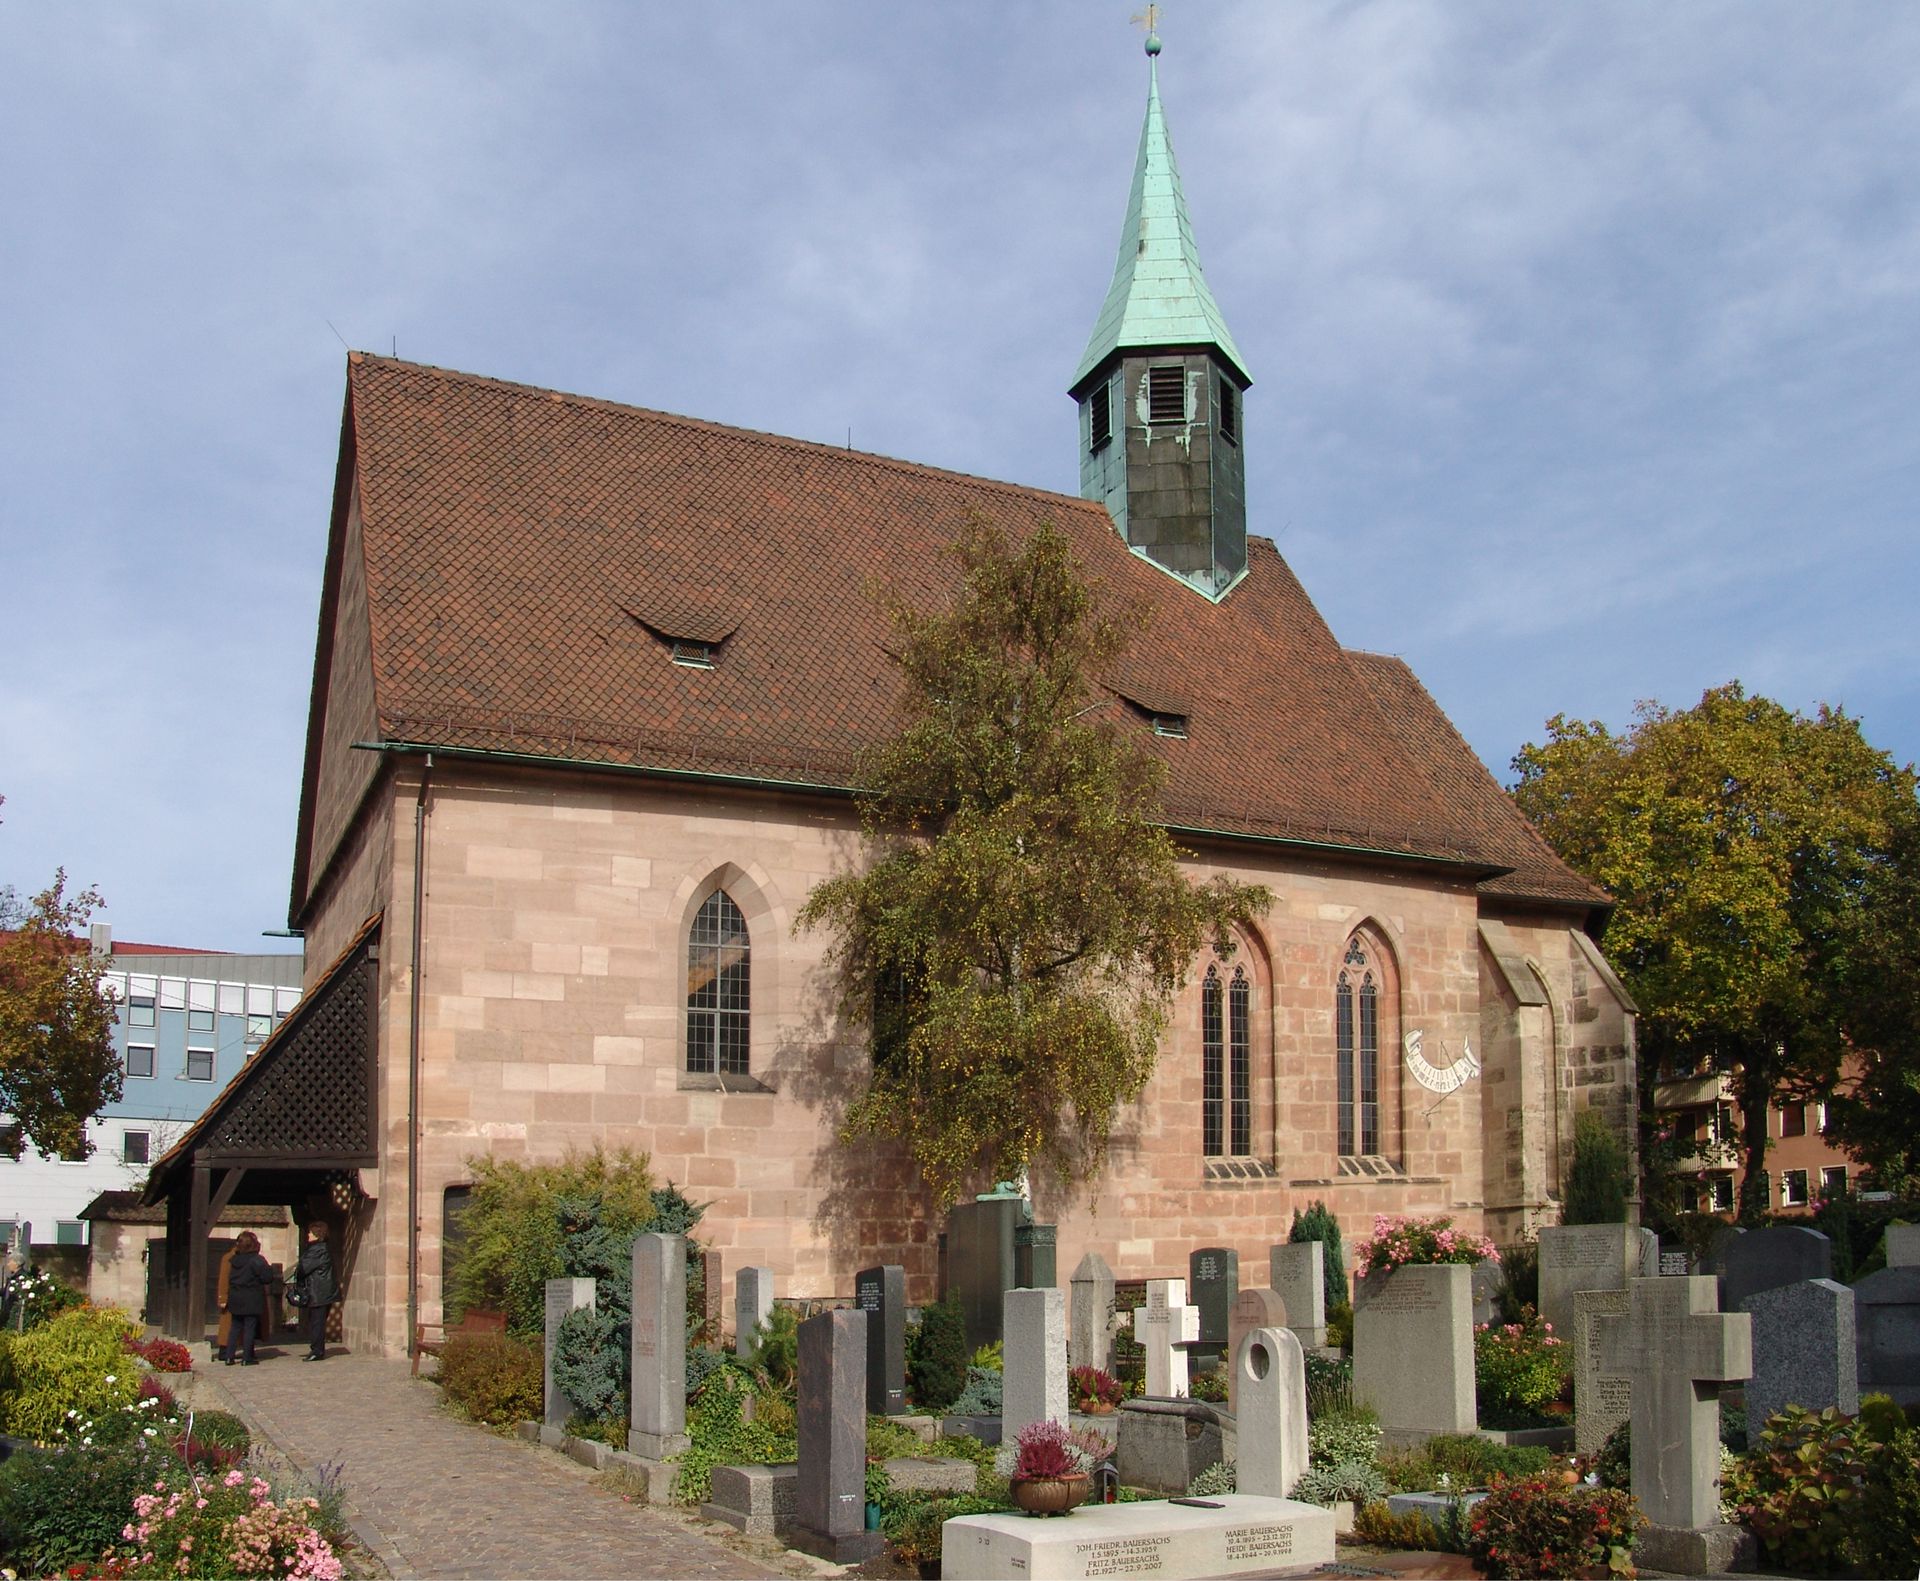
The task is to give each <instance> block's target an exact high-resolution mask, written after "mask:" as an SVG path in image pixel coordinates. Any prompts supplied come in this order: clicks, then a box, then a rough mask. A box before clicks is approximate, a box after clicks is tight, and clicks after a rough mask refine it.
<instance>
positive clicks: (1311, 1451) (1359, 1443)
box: [1307, 1410, 1380, 1466]
mask: <svg viewBox="0 0 1920 1581" xmlns="http://www.w3.org/2000/svg"><path fill="white" fill-rule="evenodd" d="M1379 1453H1380V1419H1379V1418H1378V1417H1377V1416H1375V1415H1374V1414H1373V1412H1371V1411H1358V1410H1356V1411H1338V1412H1323V1413H1322V1414H1321V1415H1319V1416H1317V1417H1316V1416H1314V1415H1313V1414H1312V1413H1311V1412H1309V1413H1308V1418H1307V1459H1308V1461H1309V1462H1310V1463H1311V1464H1313V1465H1316V1466H1337V1465H1344V1464H1346V1463H1347V1462H1348V1461H1353V1460H1361V1461H1365V1462H1366V1463H1367V1464H1368V1465H1371V1464H1373V1462H1374V1460H1375V1459H1376V1458H1377V1457H1378V1455H1379Z"/></svg>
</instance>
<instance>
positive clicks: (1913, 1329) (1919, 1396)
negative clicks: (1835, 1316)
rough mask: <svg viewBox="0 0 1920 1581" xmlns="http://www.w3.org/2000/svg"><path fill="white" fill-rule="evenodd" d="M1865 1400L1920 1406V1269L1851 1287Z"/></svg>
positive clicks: (1884, 1272) (1871, 1277) (1890, 1271)
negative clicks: (1880, 1397)
mask: <svg viewBox="0 0 1920 1581" xmlns="http://www.w3.org/2000/svg"><path fill="white" fill-rule="evenodd" d="M1853 1302H1854V1307H1853V1317H1854V1337H1855V1343H1856V1346H1857V1351H1858V1355H1859V1374H1858V1376H1859V1384H1860V1392H1861V1393H1862V1394H1886V1395H1891V1396H1892V1397H1893V1399H1894V1400H1895V1401H1896V1402H1897V1403H1899V1404H1901V1405H1912V1404H1915V1403H1917V1402H1920V1268H1882V1269H1881V1270H1880V1271H1879V1272H1878V1273H1872V1274H1868V1275H1867V1277H1866V1278H1864V1279H1860V1280H1856V1281H1855V1283H1854V1286H1853Z"/></svg>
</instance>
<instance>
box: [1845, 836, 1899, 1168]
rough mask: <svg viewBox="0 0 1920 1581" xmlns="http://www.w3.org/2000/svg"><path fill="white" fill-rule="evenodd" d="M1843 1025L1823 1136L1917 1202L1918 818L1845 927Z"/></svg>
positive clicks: (1870, 879)
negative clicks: (1850, 1066)
mask: <svg viewBox="0 0 1920 1581" xmlns="http://www.w3.org/2000/svg"><path fill="white" fill-rule="evenodd" d="M1846 944H1847V954H1846V962H1845V965H1846V982H1845V1011H1844V1016H1845V1020H1844V1025H1845V1029H1846V1033H1847V1037H1848V1040H1849V1041H1850V1042H1851V1043H1852V1045H1853V1047H1854V1049H1855V1050H1856V1051H1857V1056H1856V1059H1857V1063H1856V1065H1855V1067H1854V1070H1853V1075H1854V1080H1853V1081H1852V1082H1851V1083H1850V1084H1849V1085H1848V1086H1846V1087H1844V1088H1843V1089H1842V1090H1841V1091H1839V1092H1837V1093H1836V1094H1835V1095H1834V1096H1833V1097H1832V1098H1831V1099H1829V1100H1828V1102H1827V1129H1828V1132H1829V1133H1830V1134H1831V1135H1832V1136H1833V1138H1834V1139H1835V1140H1837V1141H1838V1142H1839V1143H1840V1144H1841V1145H1842V1146H1843V1147H1845V1148H1846V1149H1847V1151H1848V1152H1850V1153H1851V1154H1853V1156H1854V1157H1855V1158H1857V1159H1859V1160H1860V1162H1861V1163H1863V1164H1864V1165H1866V1166H1867V1168H1868V1169H1870V1170H1871V1171H1872V1172H1873V1175H1874V1182H1875V1184H1876V1185H1878V1186H1880V1187H1881V1188H1883V1189H1885V1190H1889V1191H1895V1192H1899V1193H1902V1194H1905V1195H1913V1194H1915V1193H1916V1192H1920V1066H1917V1065H1916V1063H1915V1054H1916V1051H1920V817H1915V816H1907V817H1903V818H1902V819H1901V820H1900V822H1899V825H1898V827H1897V828H1896V830H1895V832H1894V838H1893V843H1892V849H1891V855H1890V859H1889V860H1888V861H1886V862H1884V863H1881V864H1879V865H1877V866H1876V867H1875V868H1874V869H1873V871H1872V872H1871V873H1870V874H1869V875H1868V878H1867V894H1866V900H1865V903H1864V904H1863V905H1862V906H1861V907H1860V908H1859V909H1858V910H1857V911H1856V912H1855V913H1854V914H1853V915H1852V916H1851V917H1849V919H1848V926H1847V938H1846Z"/></svg>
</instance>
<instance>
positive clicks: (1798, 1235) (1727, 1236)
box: [1708, 1225, 1833, 1312]
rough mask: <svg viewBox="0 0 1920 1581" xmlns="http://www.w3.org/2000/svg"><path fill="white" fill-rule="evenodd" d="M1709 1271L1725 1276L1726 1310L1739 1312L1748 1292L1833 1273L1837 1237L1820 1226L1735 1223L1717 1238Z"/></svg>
mask: <svg viewBox="0 0 1920 1581" xmlns="http://www.w3.org/2000/svg"><path fill="white" fill-rule="evenodd" d="M1708 1271H1709V1272H1710V1273H1713V1274H1716V1275H1718V1276H1719V1279H1720V1310H1721V1311H1722V1312H1738V1311H1740V1310H1741V1309H1742V1308H1743V1307H1744V1306H1745V1305H1746V1301H1747V1297H1748V1296H1757V1295H1758V1294H1759V1293H1760V1292H1761V1291H1762V1290H1777V1289H1779V1288H1780V1286H1782V1285H1792V1284H1798V1283H1799V1282H1800V1281H1801V1280H1802V1279H1831V1278H1832V1277H1833V1243H1832V1242H1831V1241H1829V1240H1828V1239H1827V1238H1826V1236H1824V1235H1822V1234H1821V1233H1820V1232H1819V1231H1818V1230H1808V1229H1802V1228H1801V1227H1800V1226H1798V1225H1774V1226H1772V1227H1771V1228H1768V1229H1764V1230H1741V1229H1735V1228H1732V1227H1731V1226H1730V1227H1728V1228H1727V1229H1724V1230H1722V1231H1721V1232H1720V1233H1719V1234H1718V1235H1716V1236H1715V1237H1714V1239H1713V1250H1712V1253H1711V1255H1710V1256H1709V1257H1708Z"/></svg>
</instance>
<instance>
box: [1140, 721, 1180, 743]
mask: <svg viewBox="0 0 1920 1581" xmlns="http://www.w3.org/2000/svg"><path fill="white" fill-rule="evenodd" d="M1147 723H1148V724H1149V725H1151V726H1152V727H1153V733H1154V734H1155V735H1156V736H1165V737H1166V738H1167V740H1169V741H1185V740H1186V739H1187V716H1186V715H1185V714H1148V715H1147Z"/></svg>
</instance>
